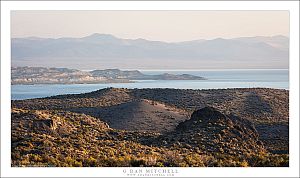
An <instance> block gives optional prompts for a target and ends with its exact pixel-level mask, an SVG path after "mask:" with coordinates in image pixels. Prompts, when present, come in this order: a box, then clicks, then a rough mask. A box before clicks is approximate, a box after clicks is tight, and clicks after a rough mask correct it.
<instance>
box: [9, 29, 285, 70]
mask: <svg viewBox="0 0 300 178" xmlns="http://www.w3.org/2000/svg"><path fill="white" fill-rule="evenodd" d="M11 50H12V65H13V66H43V67H68V68H77V69H95V68H101V69H106V68H123V69H207V68H210V69H228V68H229V69H230V68H288V65H289V38H287V37H285V36H272V37H263V36H257V37H241V38H233V39H222V38H216V39H213V40H203V39H201V40H194V41H185V42H176V43H167V42H162V41H149V40H145V39H121V38H117V37H115V36H112V35H109V34H97V33H95V34H93V35H90V36H86V37H83V38H58V39H52V38H37V37H29V38H12V41H11Z"/></svg>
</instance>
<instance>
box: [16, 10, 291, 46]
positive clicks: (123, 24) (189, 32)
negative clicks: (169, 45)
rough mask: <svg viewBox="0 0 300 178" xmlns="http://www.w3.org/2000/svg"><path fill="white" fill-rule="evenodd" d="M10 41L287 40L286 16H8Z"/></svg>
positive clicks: (66, 13)
mask: <svg viewBox="0 0 300 178" xmlns="http://www.w3.org/2000/svg"><path fill="white" fill-rule="evenodd" d="M11 27H12V28H11V32H12V37H13V38H15V37H29V36H37V37H49V38H59V37H83V36H88V35H90V34H92V33H105V34H112V35H115V36H117V37H121V38H129V39H135V38H145V39H148V40H160V41H168V42H174V41H186V40H195V39H213V38H234V37H244V36H273V35H285V36H289V13H288V11H12V13H11Z"/></svg>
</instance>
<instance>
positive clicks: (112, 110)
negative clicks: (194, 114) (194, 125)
mask: <svg viewBox="0 0 300 178" xmlns="http://www.w3.org/2000/svg"><path fill="white" fill-rule="evenodd" d="M71 111H73V112H81V113H85V114H88V115H92V116H94V117H98V118H101V119H103V121H105V122H107V123H108V124H109V125H110V126H111V127H112V128H116V129H121V130H132V131H152V132H158V133H162V132H167V131H171V130H174V129H175V127H176V126H177V125H178V123H179V122H182V121H184V120H186V119H188V117H189V115H188V113H187V112H186V111H184V110H182V109H178V108H175V107H171V106H167V105H165V104H162V103H159V102H155V101H151V100H145V99H142V100H135V101H130V102H126V103H122V104H118V105H113V106H108V107H100V108H97V107H87V108H86V107H83V108H76V109H71Z"/></svg>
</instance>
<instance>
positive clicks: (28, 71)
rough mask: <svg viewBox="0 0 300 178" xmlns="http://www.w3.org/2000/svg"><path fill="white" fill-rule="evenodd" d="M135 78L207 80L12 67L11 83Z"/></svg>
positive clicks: (127, 80)
mask: <svg viewBox="0 0 300 178" xmlns="http://www.w3.org/2000/svg"><path fill="white" fill-rule="evenodd" d="M134 80H205V78H203V77H200V76H194V75H189V74H180V75H175V74H169V73H164V74H159V75H146V74H143V73H141V72H140V71H138V70H124V71H123V70H119V69H104V70H93V71H81V70H77V69H68V68H45V67H12V68H11V84H12V85H16V84H23V85H29V84H82V83H85V84H87V83H130V82H134Z"/></svg>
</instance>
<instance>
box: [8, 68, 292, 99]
mask: <svg viewBox="0 0 300 178" xmlns="http://www.w3.org/2000/svg"><path fill="white" fill-rule="evenodd" d="M141 72H143V73H145V74H162V73H171V74H191V75H197V76H202V77H205V78H206V79H207V80H139V81H136V82H135V83H112V84H66V85H65V84H51V85H44V84H43V85H12V87H11V98H12V99H13V100H20V99H30V98H40V97H46V96H53V95H61V94H77V93H86V92H91V91H95V90H99V89H102V88H107V87H115V88H179V89H220V88H254V87H260V88H277V89H289V71H288V70H279V69H278V70H276V69H272V70H209V71H141Z"/></svg>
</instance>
